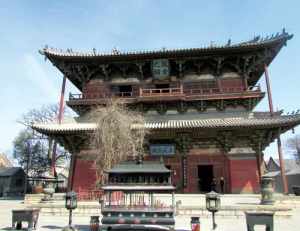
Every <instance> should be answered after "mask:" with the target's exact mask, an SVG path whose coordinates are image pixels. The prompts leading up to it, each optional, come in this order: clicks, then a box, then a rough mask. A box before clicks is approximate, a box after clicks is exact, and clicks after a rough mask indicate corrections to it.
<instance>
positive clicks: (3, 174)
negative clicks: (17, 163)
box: [0, 167, 25, 197]
mask: <svg viewBox="0 0 300 231" xmlns="http://www.w3.org/2000/svg"><path fill="white" fill-rule="evenodd" d="M24 186H25V172H24V170H23V169H22V168H20V167H0V197H9V196H21V195H23V193H24Z"/></svg>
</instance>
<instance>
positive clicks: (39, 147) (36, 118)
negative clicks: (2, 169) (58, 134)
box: [14, 104, 70, 175]
mask: <svg viewBox="0 0 300 231" xmlns="http://www.w3.org/2000/svg"><path fill="white" fill-rule="evenodd" d="M58 113H59V105H58V104H49V105H44V106H42V107H41V108H39V109H31V110H29V111H28V112H27V113H25V114H23V115H22V116H21V118H20V119H19V120H18V122H19V123H21V124H23V125H25V126H26V128H25V130H22V131H21V132H20V133H19V134H18V136H17V137H16V139H15V141H14V155H15V158H17V159H18V161H19V163H20V164H21V165H22V166H28V165H31V167H30V170H31V172H33V174H34V175H40V174H41V173H43V172H46V171H48V170H49V167H50V159H51V158H52V152H53V151H55V153H56V157H55V162H57V163H63V162H65V161H66V160H67V159H68V158H69V153H68V152H66V151H65V150H64V148H63V147H61V146H59V145H58V144H57V143H56V142H55V141H54V140H53V139H51V138H50V137H47V136H45V135H43V134H41V133H39V132H37V131H34V130H33V129H32V128H31V125H32V124H33V123H49V122H55V121H57V117H58ZM64 113H65V114H68V113H70V112H69V111H66V110H65V112H64ZM28 144H31V145H28ZM28 148H30V149H31V150H28ZM28 152H29V153H31V159H30V162H31V164H29V163H27V162H28V161H29V159H28V157H26V155H28ZM39 163H40V166H39ZM38 168H40V169H38Z"/></svg>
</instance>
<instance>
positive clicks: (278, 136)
mask: <svg viewBox="0 0 300 231" xmlns="http://www.w3.org/2000/svg"><path fill="white" fill-rule="evenodd" d="M264 68H265V78H266V85H267V92H268V101H269V109H270V113H271V116H273V114H274V110H273V101H272V93H271V86H270V79H269V72H268V67H267V65H266V64H265V66H264ZM277 150H278V156H279V163H280V172H281V179H282V185H283V192H284V193H285V194H288V182H287V178H286V175H285V167H284V161H283V158H282V148H281V139H280V130H279V131H278V135H277Z"/></svg>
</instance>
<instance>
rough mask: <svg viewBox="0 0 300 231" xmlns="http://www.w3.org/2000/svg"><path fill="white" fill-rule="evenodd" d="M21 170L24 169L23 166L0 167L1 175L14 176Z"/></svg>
mask: <svg viewBox="0 0 300 231" xmlns="http://www.w3.org/2000/svg"><path fill="white" fill-rule="evenodd" d="M20 170H22V171H23V169H22V168H21V167H9V168H0V177H1V176H13V175H15V174H16V173H17V172H19V171H20Z"/></svg>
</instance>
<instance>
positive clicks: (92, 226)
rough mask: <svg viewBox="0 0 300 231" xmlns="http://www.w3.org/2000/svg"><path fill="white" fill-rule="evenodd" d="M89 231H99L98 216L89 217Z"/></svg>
mask: <svg viewBox="0 0 300 231" xmlns="http://www.w3.org/2000/svg"><path fill="white" fill-rule="evenodd" d="M90 230H91V231H98V230H99V216H91V221H90Z"/></svg>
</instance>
